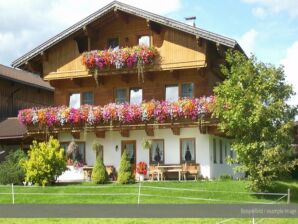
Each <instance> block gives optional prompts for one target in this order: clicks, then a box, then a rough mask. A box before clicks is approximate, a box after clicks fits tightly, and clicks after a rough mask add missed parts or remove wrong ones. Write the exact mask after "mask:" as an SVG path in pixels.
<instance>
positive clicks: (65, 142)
mask: <svg viewBox="0 0 298 224" xmlns="http://www.w3.org/2000/svg"><path fill="white" fill-rule="evenodd" d="M70 142H71V141H62V142H60V147H61V144H67V145H69V144H70ZM74 142H75V143H83V145H84V161H83V163H84V164H87V162H86V142H85V141H75V140H74ZM66 150H67V149H65V150H64V154H65V155H66Z"/></svg>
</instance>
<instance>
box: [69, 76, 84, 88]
mask: <svg viewBox="0 0 298 224" xmlns="http://www.w3.org/2000/svg"><path fill="white" fill-rule="evenodd" d="M70 80H71V82H72V83H73V84H75V85H76V86H78V87H82V80H81V79H76V78H71V79H70Z"/></svg>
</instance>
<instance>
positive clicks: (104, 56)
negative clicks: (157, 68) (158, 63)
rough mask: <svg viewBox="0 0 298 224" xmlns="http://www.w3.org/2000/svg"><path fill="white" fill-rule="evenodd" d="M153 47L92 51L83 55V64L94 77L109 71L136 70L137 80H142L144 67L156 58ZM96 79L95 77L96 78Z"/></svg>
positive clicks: (156, 52) (155, 50) (156, 53)
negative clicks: (101, 72)
mask: <svg viewBox="0 0 298 224" xmlns="http://www.w3.org/2000/svg"><path fill="white" fill-rule="evenodd" d="M157 55H158V51H157V49H156V48H155V47H153V46H152V47H147V46H134V47H125V48H120V49H117V50H112V49H108V50H94V51H90V52H86V53H84V54H83V59H82V61H83V64H84V65H85V66H86V68H87V69H88V70H89V71H91V72H93V73H94V74H95V76H97V75H98V73H100V71H107V70H110V69H117V70H120V69H137V72H138V77H139V80H144V77H143V74H144V68H145V66H148V65H152V64H153V61H154V59H155V58H156V57H157ZM96 78H97V77H96Z"/></svg>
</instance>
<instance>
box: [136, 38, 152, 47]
mask: <svg viewBox="0 0 298 224" xmlns="http://www.w3.org/2000/svg"><path fill="white" fill-rule="evenodd" d="M138 42H139V43H138V44H139V45H144V46H147V47H149V46H150V36H140V37H139V39H138Z"/></svg>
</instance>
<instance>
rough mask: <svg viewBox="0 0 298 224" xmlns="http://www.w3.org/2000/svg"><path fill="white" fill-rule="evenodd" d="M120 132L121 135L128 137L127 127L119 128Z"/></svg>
mask: <svg viewBox="0 0 298 224" xmlns="http://www.w3.org/2000/svg"><path fill="white" fill-rule="evenodd" d="M120 134H121V136H122V137H125V138H129V129H120Z"/></svg>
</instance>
